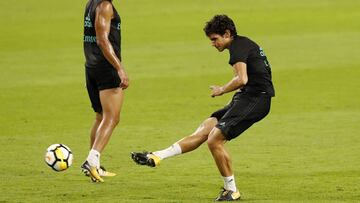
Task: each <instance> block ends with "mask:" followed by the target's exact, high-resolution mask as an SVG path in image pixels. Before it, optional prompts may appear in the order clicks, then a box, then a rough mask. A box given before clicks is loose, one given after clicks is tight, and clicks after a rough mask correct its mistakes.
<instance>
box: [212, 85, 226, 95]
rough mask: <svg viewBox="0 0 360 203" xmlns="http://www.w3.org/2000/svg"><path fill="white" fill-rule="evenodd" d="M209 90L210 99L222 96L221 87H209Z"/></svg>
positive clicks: (222, 90)
mask: <svg viewBox="0 0 360 203" xmlns="http://www.w3.org/2000/svg"><path fill="white" fill-rule="evenodd" d="M210 89H211V97H216V96H221V95H223V94H224V89H223V87H220V86H216V85H211V86H210Z"/></svg>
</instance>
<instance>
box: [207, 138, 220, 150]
mask: <svg viewBox="0 0 360 203" xmlns="http://www.w3.org/2000/svg"><path fill="white" fill-rule="evenodd" d="M206 142H207V145H208V147H209V149H210V150H212V149H216V148H217V147H218V142H217V141H216V140H215V139H214V136H209V137H208V139H207V141H206Z"/></svg>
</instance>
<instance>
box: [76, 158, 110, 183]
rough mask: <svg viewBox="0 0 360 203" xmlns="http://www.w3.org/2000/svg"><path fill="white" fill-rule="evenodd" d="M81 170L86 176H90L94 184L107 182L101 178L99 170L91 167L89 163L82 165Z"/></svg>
mask: <svg viewBox="0 0 360 203" xmlns="http://www.w3.org/2000/svg"><path fill="white" fill-rule="evenodd" d="M81 170H82V171H83V173H85V175H87V176H89V177H90V179H91V180H92V181H93V182H96V183H98V182H101V183H103V182H105V181H104V179H102V178H101V176H100V174H99V170H98V169H97V168H96V167H93V166H90V164H89V162H88V161H85V162H84V163H83V164H82V165H81Z"/></svg>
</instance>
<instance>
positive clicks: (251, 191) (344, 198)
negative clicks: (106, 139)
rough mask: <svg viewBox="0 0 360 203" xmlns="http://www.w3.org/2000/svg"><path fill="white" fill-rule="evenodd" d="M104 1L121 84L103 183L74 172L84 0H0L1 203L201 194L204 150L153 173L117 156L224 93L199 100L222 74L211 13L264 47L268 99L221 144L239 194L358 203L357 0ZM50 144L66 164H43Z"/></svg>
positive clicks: (207, 173) (81, 132)
mask: <svg viewBox="0 0 360 203" xmlns="http://www.w3.org/2000/svg"><path fill="white" fill-rule="evenodd" d="M114 1H115V5H116V7H117V9H118V10H119V12H120V14H121V17H122V22H123V24H122V33H123V36H122V37H123V44H122V48H123V54H122V55H123V59H124V64H125V67H126V70H127V72H128V74H129V77H130V79H131V85H130V88H129V89H128V90H126V98H125V103H124V106H123V112H122V117H121V119H122V120H121V123H120V126H119V127H118V128H117V129H116V131H115V132H114V134H113V137H112V139H111V141H110V143H109V145H108V146H107V148H106V149H105V151H104V153H103V154H102V163H103V164H104V165H105V166H106V167H107V168H109V169H111V170H112V171H114V172H117V173H118V176H116V177H114V178H106V182H105V183H104V184H93V183H90V181H89V179H88V178H85V177H84V176H82V174H81V173H80V170H79V166H80V164H81V163H82V161H83V160H84V159H85V158H86V155H87V152H88V137H89V136H88V132H89V128H90V125H91V122H92V121H93V118H94V115H93V112H92V110H91V108H90V104H89V100H88V96H87V93H86V90H85V87H84V70H83V69H84V68H83V64H84V57H83V50H82V32H83V11H84V5H85V4H86V1H85V0H82V1H73V0H62V1H48V0H46V1H45V0H13V1H5V0H1V1H0V26H1V28H0V29H1V32H0V68H1V69H0V70H1V73H0V92H1V93H0V143H1V146H0V163H1V164H0V171H1V172H0V191H1V192H0V202H60V201H63V202H68V201H69V202H70V201H74V202H212V201H213V198H215V197H216V195H217V194H218V192H219V188H220V187H221V186H222V179H221V178H220V175H219V173H218V171H217V169H216V166H215V163H214V161H213V159H212V157H211V154H210V153H209V151H208V149H207V146H206V145H204V146H201V147H200V148H199V149H198V150H196V151H194V152H192V153H189V154H185V155H183V156H179V157H175V158H172V159H168V160H166V161H163V162H162V165H161V166H160V167H159V168H157V169H151V168H146V167H140V166H137V165H135V164H134V163H133V162H132V160H131V159H130V156H129V153H130V152H131V151H133V150H156V149H161V148H164V147H167V146H168V145H170V144H172V143H173V142H175V141H177V140H178V139H180V138H182V137H183V136H185V135H187V134H190V133H191V132H193V130H195V129H196V128H197V126H198V125H199V124H200V122H201V121H202V120H204V119H205V118H206V117H207V116H209V115H210V114H211V113H212V112H213V111H215V110H216V109H218V108H221V107H222V106H223V105H224V104H225V103H226V102H227V101H228V100H229V99H230V98H231V95H232V94H227V95H224V96H222V97H218V98H211V97H210V96H209V94H210V91H209V89H208V86H209V85H212V84H224V83H225V82H226V81H228V80H229V79H230V78H231V76H232V75H231V74H232V71H231V67H230V66H229V65H228V64H227V61H228V53H227V51H225V52H224V53H218V52H217V51H216V50H215V49H214V48H213V47H211V46H210V41H209V40H208V39H207V38H206V37H205V36H204V34H203V31H202V28H203V26H204V23H205V22H206V21H207V20H209V19H210V18H211V17H212V16H213V15H214V14H218V13H225V14H228V15H229V16H230V17H232V18H233V19H234V21H235V23H236V24H237V28H238V31H239V33H240V34H241V35H245V36H248V37H250V38H251V39H253V40H255V41H256V42H258V43H259V44H260V45H261V46H262V47H263V48H264V50H265V52H266V54H267V56H268V58H269V61H270V63H271V65H272V71H273V80H274V85H275V88H276V94H277V95H276V97H275V98H274V99H273V103H272V110H271V113H270V114H269V116H268V117H267V118H266V119H264V120H263V121H261V122H259V123H258V124H256V125H254V126H253V127H252V128H251V129H249V130H248V131H247V132H246V133H244V134H243V135H241V136H240V137H239V138H238V139H236V140H234V141H231V142H230V143H228V144H227V149H228V150H229V151H230V153H231V155H232V159H233V166H234V169H235V175H236V181H237V185H238V187H239V188H240V191H241V192H242V194H243V201H244V202H259V203H260V202H359V201H360V144H359V143H360V125H359V123H360V80H359V78H360V69H359V67H360V61H359V56H360V37H359V36H360V21H359V19H360V12H359V8H360V2H359V1H357V0H346V1H344V0H333V1H330V0H319V1H310V0H304V1H295V0H289V1H280V0H273V1H266V0H259V1H243V0H226V1H220V0H181V1H166V0H153V1H149V0H130V1H124V0H120V1H119V0H114ZM53 143H64V144H66V145H68V146H69V147H70V148H71V149H72V151H73V153H74V157H75V160H74V164H73V166H72V167H71V168H70V169H68V170H67V171H65V172H61V173H56V172H53V171H52V170H51V169H50V168H49V167H48V166H46V164H45V163H44V160H43V156H44V153H45V149H46V148H47V147H48V146H49V145H50V144H53Z"/></svg>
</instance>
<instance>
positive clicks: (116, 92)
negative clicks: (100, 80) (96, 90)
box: [100, 87, 124, 116]
mask: <svg viewBox="0 0 360 203" xmlns="http://www.w3.org/2000/svg"><path fill="white" fill-rule="evenodd" d="M100 101H101V106H102V108H103V114H104V116H105V114H113V115H115V116H119V114H120V111H121V107H122V104H123V101H124V90H122V89H121V88H120V87H117V88H111V89H104V90H101V91H100Z"/></svg>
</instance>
